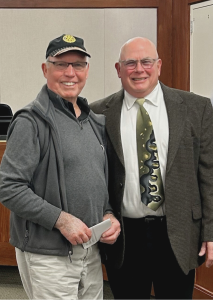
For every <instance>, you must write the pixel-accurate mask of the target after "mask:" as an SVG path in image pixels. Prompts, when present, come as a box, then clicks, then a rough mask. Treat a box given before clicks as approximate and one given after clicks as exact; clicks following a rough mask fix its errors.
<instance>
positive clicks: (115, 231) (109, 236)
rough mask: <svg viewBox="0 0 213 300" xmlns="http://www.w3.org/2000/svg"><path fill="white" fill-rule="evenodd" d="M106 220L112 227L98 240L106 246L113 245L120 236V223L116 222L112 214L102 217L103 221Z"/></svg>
mask: <svg viewBox="0 0 213 300" xmlns="http://www.w3.org/2000/svg"><path fill="white" fill-rule="evenodd" d="M106 219H110V220H111V223H112V225H111V227H110V228H109V229H108V230H107V231H105V232H104V233H103V234H102V236H101V238H100V242H102V243H106V244H114V243H115V242H116V240H117V238H118V236H119V234H120V231H121V226H120V223H119V222H118V220H117V219H116V218H115V217H114V216H113V215H112V214H106V215H104V217H103V221H104V220H106Z"/></svg>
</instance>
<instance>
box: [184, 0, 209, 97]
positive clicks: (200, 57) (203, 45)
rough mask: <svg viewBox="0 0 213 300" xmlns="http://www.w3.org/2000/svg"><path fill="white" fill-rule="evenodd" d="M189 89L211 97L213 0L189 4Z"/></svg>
mask: <svg viewBox="0 0 213 300" xmlns="http://www.w3.org/2000/svg"><path fill="white" fill-rule="evenodd" d="M190 52H191V53H190V90H191V91H192V92H194V93H197V94H200V95H202V96H206V97H210V98H212V99H213V0H209V1H205V2H203V3H200V4H194V5H192V6H191V40H190Z"/></svg>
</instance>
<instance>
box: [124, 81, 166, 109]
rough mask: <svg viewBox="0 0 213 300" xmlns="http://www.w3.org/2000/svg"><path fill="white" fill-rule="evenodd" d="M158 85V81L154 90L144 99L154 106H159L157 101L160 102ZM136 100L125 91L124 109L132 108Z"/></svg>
mask: <svg viewBox="0 0 213 300" xmlns="http://www.w3.org/2000/svg"><path fill="white" fill-rule="evenodd" d="M160 89H161V87H160V83H159V81H158V83H157V85H156V87H155V88H154V90H153V91H152V92H151V93H150V94H149V95H147V96H146V97H145V99H146V100H148V101H149V102H151V103H152V104H153V105H155V106H159V101H160V97H159V92H160ZM136 99H138V98H135V97H133V96H131V95H130V94H129V93H128V92H127V91H124V103H125V105H126V108H127V109H128V110H129V109H131V108H132V106H133V105H134V103H135V101H136Z"/></svg>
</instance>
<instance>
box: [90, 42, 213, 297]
mask: <svg viewBox="0 0 213 300" xmlns="http://www.w3.org/2000/svg"><path fill="white" fill-rule="evenodd" d="M161 65H162V62H161V59H159V58H158V53H157V50H156V48H155V46H154V44H153V43H152V42H151V41H150V40H148V39H146V38H141V37H137V38H133V39H131V40H129V41H127V42H126V43H125V44H124V45H123V46H122V48H121V51H120V55H119V62H117V63H116V64H115V67H116V70H117V73H118V77H119V78H121V82H122V87H123V88H122V90H121V91H119V92H117V93H115V94H113V95H110V96H108V97H106V98H105V99H102V100H99V101H97V102H95V103H92V104H91V108H92V110H93V111H94V112H96V113H101V114H104V115H105V116H106V132H107V139H108V146H107V152H108V159H109V195H110V203H111V205H112V207H113V209H114V211H115V214H116V217H117V218H118V220H119V221H120V222H121V225H122V231H121V234H120V236H119V237H118V240H117V242H116V243H115V244H114V245H110V246H109V245H106V248H105V251H106V261H105V265H106V269H107V274H108V278H109V282H110V286H111V289H112V292H113V294H114V297H115V299H148V298H150V293H151V287H152V284H153V287H154V292H155V297H156V298H159V299H190V298H192V293H193V286H194V275H195V268H197V267H198V266H199V265H200V264H202V263H203V262H204V261H205V257H206V266H207V267H210V266H211V265H212V263H213V109H212V106H211V102H210V100H209V99H207V98H205V97H201V96H198V95H195V94H193V93H189V92H185V91H181V90H176V89H172V88H169V87H167V86H165V85H164V84H162V83H161V82H159V81H158V78H159V76H160V71H161ZM141 98H143V99H145V100H143V101H145V102H144V106H143V107H144V108H145V110H146V112H147V114H148V116H149V117H150V119H151V124H152V126H153V131H154V136H155V142H154V143H155V145H157V152H156V153H158V154H156V156H155V163H156V162H157V163H158V167H159V166H160V167H159V168H160V169H159V170H160V174H161V178H162V180H161V184H163V195H162V199H163V201H162V203H161V204H160V205H159V207H158V208H155V209H152V208H150V206H149V205H148V204H146V203H144V202H143V200H142V198H143V195H142V194H143V192H142V191H141V190H140V184H141V178H139V177H140V176H139V171H138V151H140V149H139V150H137V138H136V127H137V124H136V123H137V118H138V111H139V110H140V106H139V104H138V102H137V101H136V100H137V99H141ZM144 126H145V125H144ZM142 129H144V130H146V128H142ZM142 151H143V150H142ZM141 162H142V161H141ZM142 163H143V162H142ZM153 165H154V164H153ZM150 168H154V167H150ZM152 171H153V170H152ZM152 187H153V185H152V183H150V181H149V182H147V186H145V189H146V190H147V191H148V194H149V196H150V195H151V194H152ZM156 202H157V200H156Z"/></svg>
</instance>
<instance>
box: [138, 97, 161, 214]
mask: <svg viewBox="0 0 213 300" xmlns="http://www.w3.org/2000/svg"><path fill="white" fill-rule="evenodd" d="M136 102H137V103H138V104H139V106H140V107H139V109H138V113H137V124H136V137H137V152H138V166H139V180H140V190H141V201H142V202H143V203H144V204H145V205H146V206H148V207H149V208H150V209H152V210H155V211H156V210H157V209H158V207H159V206H160V205H161V204H162V203H163V201H164V189H163V183H162V178H161V172H160V163H159V158H158V151H157V144H156V141H155V135H154V130H153V127H152V121H151V119H150V117H149V114H148V112H147V111H146V109H145V108H144V107H143V104H144V102H145V99H144V98H141V99H137V100H136Z"/></svg>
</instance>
